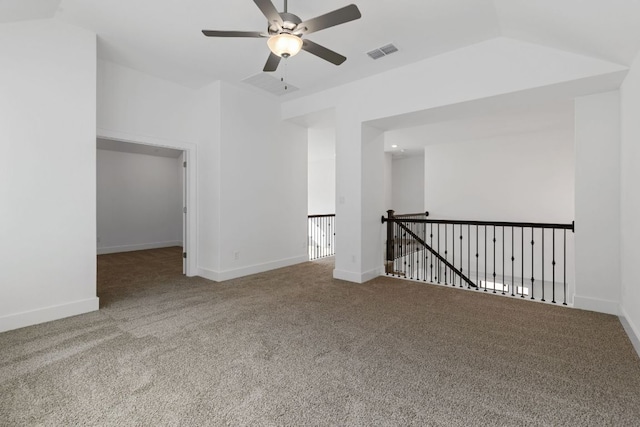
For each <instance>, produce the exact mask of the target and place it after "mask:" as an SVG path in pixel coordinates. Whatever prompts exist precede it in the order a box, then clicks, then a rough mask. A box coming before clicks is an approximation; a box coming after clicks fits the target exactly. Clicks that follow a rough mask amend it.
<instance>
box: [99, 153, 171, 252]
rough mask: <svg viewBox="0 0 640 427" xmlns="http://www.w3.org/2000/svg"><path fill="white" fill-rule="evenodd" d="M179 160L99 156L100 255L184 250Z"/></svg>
mask: <svg viewBox="0 0 640 427" xmlns="http://www.w3.org/2000/svg"><path fill="white" fill-rule="evenodd" d="M181 177H182V163H181V161H180V159H179V158H169V157H159V156H151V155H146V154H135V153H125V152H119V151H110V150H98V151H97V228H98V254H106V253H114V252H126V251H135V250H144V249H152V248H162V247H169V246H182V187H181Z"/></svg>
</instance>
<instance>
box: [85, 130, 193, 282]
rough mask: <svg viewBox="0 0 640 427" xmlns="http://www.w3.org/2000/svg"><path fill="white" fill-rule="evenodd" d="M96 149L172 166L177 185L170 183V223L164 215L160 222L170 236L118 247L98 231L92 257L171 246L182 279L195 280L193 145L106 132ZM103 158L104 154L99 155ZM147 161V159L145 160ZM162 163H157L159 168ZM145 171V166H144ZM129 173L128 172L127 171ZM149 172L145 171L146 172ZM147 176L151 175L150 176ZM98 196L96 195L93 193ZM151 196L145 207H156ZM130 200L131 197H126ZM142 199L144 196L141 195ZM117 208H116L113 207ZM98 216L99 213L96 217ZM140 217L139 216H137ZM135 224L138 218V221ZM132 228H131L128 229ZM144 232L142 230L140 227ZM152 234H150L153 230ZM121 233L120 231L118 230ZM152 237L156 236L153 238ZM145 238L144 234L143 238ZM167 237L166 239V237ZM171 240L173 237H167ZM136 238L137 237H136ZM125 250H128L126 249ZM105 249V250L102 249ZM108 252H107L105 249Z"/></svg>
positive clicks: (140, 173)
mask: <svg viewBox="0 0 640 427" xmlns="http://www.w3.org/2000/svg"><path fill="white" fill-rule="evenodd" d="M96 148H97V150H96V151H98V150H100V151H101V152H103V151H105V150H109V151H111V152H113V153H114V154H115V155H116V156H117V155H118V153H120V154H123V155H125V154H127V153H128V154H138V155H146V156H144V157H149V158H152V157H155V158H156V159H158V158H164V162H165V165H164V167H166V166H167V165H166V163H167V162H169V163H171V162H173V165H174V166H175V168H174V171H176V172H175V173H176V175H177V183H175V182H174V184H175V185H174V187H175V188H174V190H175V191H174V192H177V194H176V197H177V198H174V199H173V202H172V203H174V202H175V206H176V208H175V209H172V214H171V215H168V217H171V218H173V219H172V220H168V219H167V215H165V218H164V221H165V225H166V223H167V221H168V222H170V223H171V224H173V226H172V227H173V228H172V233H173V234H169V235H167V234H166V233H165V234H164V237H162V236H161V237H160V238H155V239H148V238H147V239H146V241H145V239H141V238H138V239H137V241H136V239H129V240H128V241H127V240H125V241H124V243H123V244H119V243H120V242H123V241H122V240H120V242H117V241H116V242H115V243H114V241H113V240H111V241H109V240H108V239H107V240H105V237H106V236H102V235H100V230H99V233H98V236H97V237H98V239H100V240H99V241H98V242H97V249H96V253H97V254H100V253H107V252H111V253H113V252H123V250H122V249H124V251H126V250H137V249H152V248H160V247H163V246H164V247H166V246H169V245H175V246H180V247H181V255H182V262H181V264H182V273H183V274H184V275H186V276H195V275H196V274H197V268H196V247H197V246H196V236H197V233H196V231H197V230H196V226H197V224H196V218H195V206H196V192H195V180H196V173H195V164H196V147H195V145H193V144H189V143H182V142H171V141H166V140H159V139H154V138H148V137H138V136H136V137H132V136H130V135H125V134H121V133H118V134H114V133H113V132H109V131H106V130H101V129H99V130H98V138H97V145H96ZM102 154H104V152H103V153H102ZM147 160H149V159H147ZM161 163H162V161H161V162H160V163H159V164H161ZM145 167H146V168H147V169H149V165H146V166H145ZM130 169H131V168H130ZM147 172H149V171H147ZM128 173H129V175H131V174H132V173H133V174H134V175H135V174H139V175H142V178H144V179H149V178H150V177H149V176H145V175H144V171H138V172H135V170H134V171H133V172H131V170H130V171H129V172H128ZM151 175H153V174H152V173H151ZM120 178H122V179H124V178H125V177H117V179H120ZM150 191H151V192H158V191H162V190H161V188H159V186H155V187H154V188H151V189H150ZM97 193H99V191H97ZM153 196H154V195H153V194H151V195H149V197H150V198H151V201H150V202H149V204H150V205H151V204H153V203H155V204H156V205H155V206H158V204H157V203H159V202H158V200H157V199H155V200H154V198H153ZM100 197H101V195H100V194H97V198H96V205H98V204H99V203H103V202H104V201H101V200H100ZM129 197H130V198H131V197H132V195H131V194H129ZM145 197H146V195H145ZM116 207H117V206H116ZM151 207H152V206H146V207H144V208H142V210H143V211H144V210H147V211H148V210H149V208H151ZM98 214H99V213H98ZM139 216H140V215H139ZM138 220H139V218H138ZM129 226H130V228H129V229H128V230H125V232H127V231H128V232H131V233H133V234H136V233H140V232H142V231H144V230H141V229H138V230H136V229H135V224H134V225H131V224H130V225H129ZM131 227H133V228H131ZM155 227H156V230H157V229H158V227H160V228H162V221H161V224H160V225H158V224H156V225H155ZM142 228H144V227H142ZM151 231H152V234H153V232H154V231H153V230H151ZM121 233H122V230H121ZM155 235H156V236H157V235H158V234H155ZM147 236H148V234H147ZM167 236H169V237H167ZM171 236H173V237H171ZM138 237H140V236H139V235H138ZM118 246H125V247H124V248H118ZM127 246H128V247H127ZM105 248H107V249H105ZM109 248H110V249H109Z"/></svg>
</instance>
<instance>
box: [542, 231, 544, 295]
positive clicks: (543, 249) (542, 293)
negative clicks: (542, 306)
mask: <svg viewBox="0 0 640 427" xmlns="http://www.w3.org/2000/svg"><path fill="white" fill-rule="evenodd" d="M544 232H545V229H544V228H543V229H542V302H544Z"/></svg>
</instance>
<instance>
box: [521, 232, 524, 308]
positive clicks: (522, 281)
mask: <svg viewBox="0 0 640 427" xmlns="http://www.w3.org/2000/svg"><path fill="white" fill-rule="evenodd" d="M520 230H521V231H522V236H521V237H522V240H521V241H520V243H521V245H522V248H521V252H520V254H521V255H522V257H521V258H522V262H521V263H520V265H521V266H522V272H521V277H520V281H521V283H522V292H521V295H520V298H524V227H520Z"/></svg>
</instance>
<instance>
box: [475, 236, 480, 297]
mask: <svg viewBox="0 0 640 427" xmlns="http://www.w3.org/2000/svg"><path fill="white" fill-rule="evenodd" d="M478 227H479V226H478V225H476V285H477V286H478V287H477V288H476V290H480V281H479V280H478V278H479V277H478V274H479V273H478V270H479V268H478Z"/></svg>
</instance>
